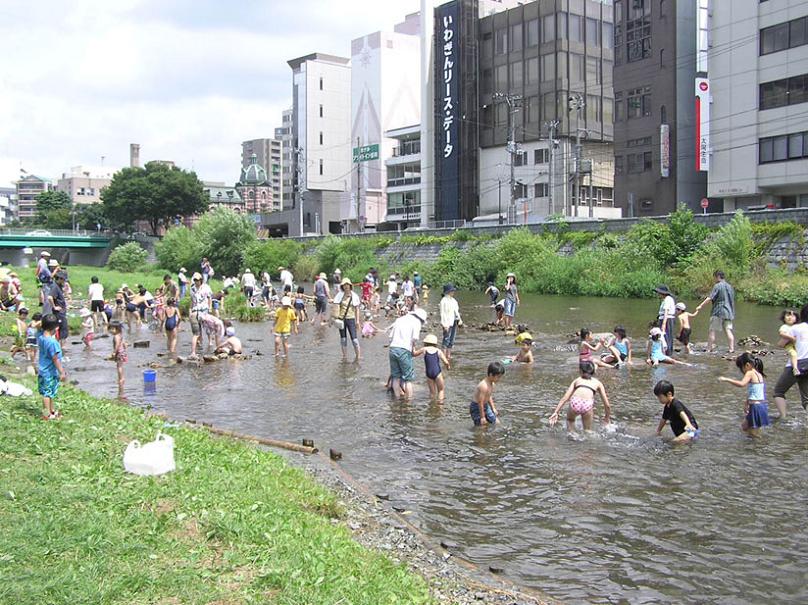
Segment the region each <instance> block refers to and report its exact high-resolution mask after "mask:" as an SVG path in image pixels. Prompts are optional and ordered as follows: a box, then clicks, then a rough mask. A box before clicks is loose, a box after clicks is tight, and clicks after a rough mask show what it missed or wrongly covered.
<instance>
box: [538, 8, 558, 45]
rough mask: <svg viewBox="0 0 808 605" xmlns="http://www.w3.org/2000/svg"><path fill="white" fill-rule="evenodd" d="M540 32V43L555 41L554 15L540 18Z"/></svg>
mask: <svg viewBox="0 0 808 605" xmlns="http://www.w3.org/2000/svg"><path fill="white" fill-rule="evenodd" d="M541 24H542V30H541V40H542V42H545V43H546V42H552V41H553V40H555V19H554V15H545V16H544V17H542V21H541Z"/></svg>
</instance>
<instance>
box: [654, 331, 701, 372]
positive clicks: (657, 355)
mask: <svg viewBox="0 0 808 605" xmlns="http://www.w3.org/2000/svg"><path fill="white" fill-rule="evenodd" d="M664 342H665V337H664V335H663V333H662V330H661V329H660V328H651V331H650V332H649V333H648V351H647V354H648V359H646V360H645V363H647V364H648V365H649V366H654V367H656V366H658V365H659V364H660V363H669V364H672V365H681V366H690V365H691V364H689V363H685V362H684V361H679V360H677V359H674V358H673V357H668V356H667V355H665V345H664Z"/></svg>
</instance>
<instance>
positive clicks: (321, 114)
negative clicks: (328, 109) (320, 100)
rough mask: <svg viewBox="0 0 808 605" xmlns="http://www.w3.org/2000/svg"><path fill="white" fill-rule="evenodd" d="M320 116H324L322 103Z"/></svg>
mask: <svg viewBox="0 0 808 605" xmlns="http://www.w3.org/2000/svg"><path fill="white" fill-rule="evenodd" d="M320 117H321V118H322V117H323V106H322V105H320Z"/></svg>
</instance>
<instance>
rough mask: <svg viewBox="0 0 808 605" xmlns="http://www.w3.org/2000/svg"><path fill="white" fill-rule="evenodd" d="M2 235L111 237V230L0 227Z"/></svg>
mask: <svg viewBox="0 0 808 605" xmlns="http://www.w3.org/2000/svg"><path fill="white" fill-rule="evenodd" d="M0 235H23V236H28V237H103V238H106V239H109V238H111V237H112V233H110V232H109V231H89V230H86V229H76V230H75V231H73V230H72V229H20V228H14V229H10V228H0Z"/></svg>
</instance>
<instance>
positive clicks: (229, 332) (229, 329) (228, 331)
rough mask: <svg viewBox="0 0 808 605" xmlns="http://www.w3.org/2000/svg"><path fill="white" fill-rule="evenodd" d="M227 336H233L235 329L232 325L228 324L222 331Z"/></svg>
mask: <svg viewBox="0 0 808 605" xmlns="http://www.w3.org/2000/svg"><path fill="white" fill-rule="evenodd" d="M224 333H225V334H226V335H227V336H235V335H236V329H235V328H234V327H233V326H228V327H227V329H226V330H225V331H224Z"/></svg>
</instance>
